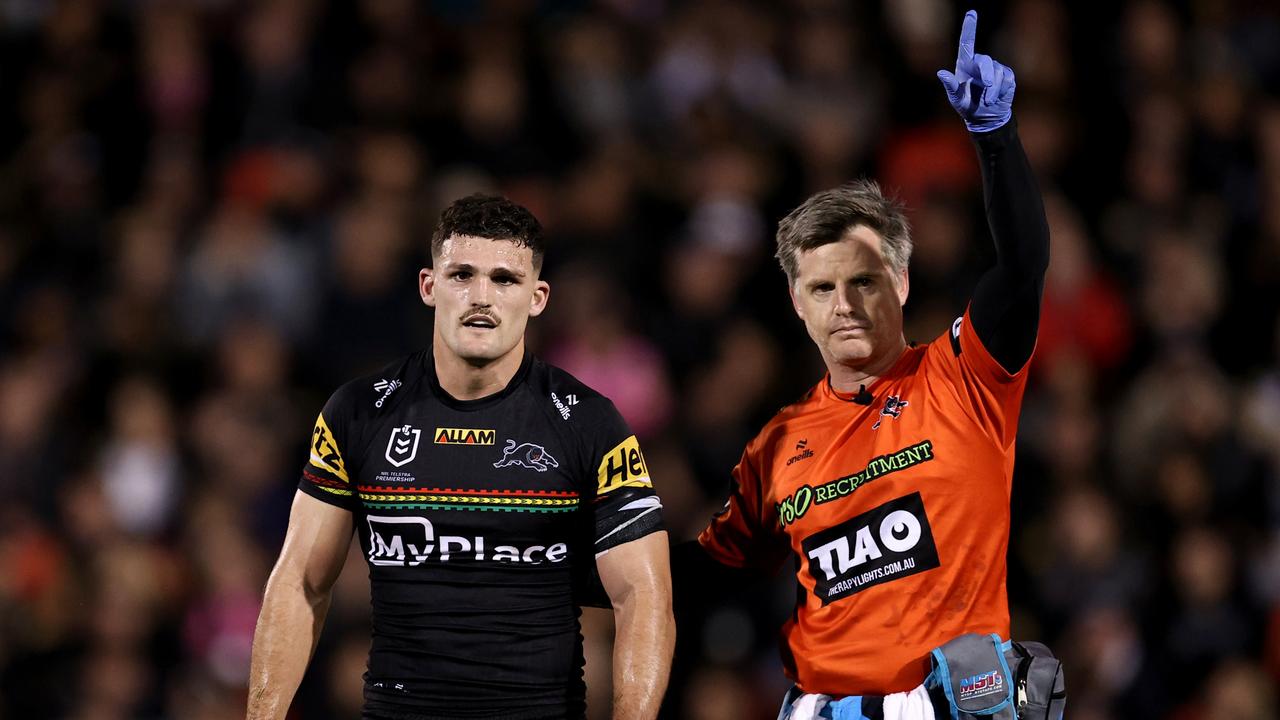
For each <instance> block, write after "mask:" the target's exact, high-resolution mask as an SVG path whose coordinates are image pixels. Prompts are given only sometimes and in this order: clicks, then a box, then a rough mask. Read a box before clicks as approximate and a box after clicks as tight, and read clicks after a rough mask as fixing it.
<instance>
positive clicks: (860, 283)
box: [678, 11, 1049, 719]
mask: <svg viewBox="0 0 1280 720" xmlns="http://www.w3.org/2000/svg"><path fill="white" fill-rule="evenodd" d="M976 31H977V14H976V13H974V12H972V11H971V12H969V13H968V14H967V15H966V16H965V18H964V22H963V26H962V30H961V35H960V50H959V54H958V58H957V62H956V69H955V72H954V73H952V72H948V71H945V70H944V71H941V72H939V74H938V76H939V79H940V80H941V81H942V84H943V86H944V87H945V89H946V92H947V96H948V99H949V100H950V102H951V104H952V105H953V106H954V107H955V109H956V110H957V111H958V112H959V114H960V115H961V117H962V118H963V120H964V122H965V123H966V125H967V127H968V129H969V130H970V132H971V136H972V139H973V142H974V144H975V146H976V149H977V156H978V161H979V164H980V165H981V172H982V180H983V192H984V196H985V199H986V212H987V219H988V222H989V225H990V230H991V234H992V237H993V239H994V242H995V249H996V262H995V265H994V266H993V267H991V268H990V269H988V270H987V271H986V272H985V274H984V275H983V276H982V277H981V279H980V280H979V282H978V284H977V287H976V288H975V290H974V293H973V296H972V298H971V300H970V302H969V305H968V308H967V309H966V311H965V312H964V314H963V315H962V316H960V317H958V318H956V320H955V322H954V323H953V324H952V325H951V326H950V327H949V329H948V330H947V331H946V332H944V333H943V334H942V335H940V336H939V337H938V338H937V339H935V340H934V341H933V342H930V343H928V344H924V345H916V344H914V343H911V344H908V343H907V342H906V340H905V338H904V336H903V321H902V308H903V305H904V304H905V303H906V301H907V296H908V292H909V290H910V278H909V276H908V273H907V265H908V260H909V259H910V256H911V237H910V232H909V228H908V224H907V220H906V218H905V217H904V215H903V211H902V208H901V207H900V206H899V205H898V204H897V203H896V202H895V201H893V200H892V199H890V198H887V197H886V196H885V195H884V194H883V193H882V192H881V190H880V188H879V187H878V186H877V185H876V184H875V183H874V182H869V181H859V182H853V183H850V184H847V185H843V186H841V187H838V188H835V189H832V190H827V191H824V192H819V193H817V194H815V195H813V196H812V197H810V198H809V199H808V200H806V201H805V202H804V203H803V204H802V205H801V206H800V207H798V208H796V209H795V210H794V211H793V212H791V213H790V214H789V215H788V216H787V217H786V218H785V219H783V220H782V222H781V223H780V225H779V228H778V234H777V258H778V260H779V262H780V264H781V266H782V269H783V271H784V272H785V274H786V277H787V281H788V283H789V287H790V294H791V300H792V304H793V306H794V308H795V311H796V314H797V315H798V316H799V317H800V319H801V320H802V321H803V322H804V325H805V328H806V329H807V331H808V333H809V336H810V338H811V339H812V340H813V342H814V344H815V345H816V346H817V348H818V352H819V353H820V354H821V356H822V359H823V361H824V362H825V364H826V367H827V373H826V376H825V377H823V378H822V379H821V381H819V382H818V384H817V385H815V386H814V387H813V388H812V389H811V390H810V391H809V392H808V393H807V394H806V395H805V396H804V397H803V398H802V399H801V400H800V401H798V402H797V403H795V404H793V405H790V406H788V407H786V408H784V409H783V410H781V411H780V412H779V413H778V414H777V415H776V416H775V417H774V418H773V419H772V420H771V421H770V422H769V423H768V424H767V425H765V427H764V428H763V429H762V430H761V431H760V433H759V434H758V435H757V436H756V437H755V438H754V439H753V440H752V441H751V442H750V443H749V444H748V445H747V447H746V450H745V452H744V453H743V455H742V459H741V461H740V462H739V464H738V465H737V466H736V467H735V468H734V469H733V483H732V487H731V490H730V496H729V499H728V502H727V504H726V506H725V508H724V510H722V511H721V512H720V513H719V514H718V515H717V516H716V517H715V518H714V519H713V520H712V521H711V523H710V525H709V526H708V527H707V528H706V529H705V530H704V531H703V532H702V534H701V535H700V537H699V538H698V542H697V543H694V544H690V545H688V546H686V547H685V548H682V549H680V550H679V551H678V552H679V555H678V560H679V562H680V565H681V572H680V575H681V576H682V578H681V580H680V583H679V584H680V585H681V587H680V588H678V589H679V590H680V591H681V592H682V593H683V583H684V580H683V575H684V572H685V568H686V567H692V568H694V572H696V573H698V574H700V575H702V576H703V577H705V576H706V574H707V573H708V572H712V571H715V570H717V568H718V567H719V566H727V567H730V568H746V569H756V570H764V571H769V572H772V571H775V570H776V569H777V568H778V567H779V566H780V565H781V564H782V563H783V561H784V560H786V559H787V558H788V557H794V558H795V559H796V561H797V573H796V578H797V581H798V584H799V586H800V588H801V589H800V590H799V591H798V592H799V597H798V599H797V605H796V607H795V611H794V613H793V615H792V617H791V618H790V619H789V620H788V621H787V623H786V624H785V625H784V627H783V635H784V646H783V648H782V655H783V660H784V665H785V668H786V672H787V674H788V676H789V677H790V678H791V679H792V680H793V681H794V683H795V687H794V688H793V690H792V692H791V693H789V694H788V697H787V698H786V699H785V700H784V705H783V710H782V716H781V717H784V718H788V717H789V718H797V719H798V718H807V717H819V716H821V717H837V718H839V717H851V718H862V717H868V718H881V717H884V718H912V719H914V718H932V717H934V713H935V709H936V710H938V711H940V712H942V713H944V714H943V715H942V717H950V716H951V714H950V712H949V711H948V710H946V706H945V702H946V698H945V697H941V696H940V693H937V692H932V693H931V692H930V690H929V688H926V687H925V686H924V685H922V683H923V682H924V681H925V679H926V677H927V675H928V674H929V672H930V661H929V656H930V651H931V650H932V649H933V648H936V647H938V646H941V645H943V644H944V643H947V642H948V641H949V640H951V639H952V638H955V637H956V636H959V635H961V634H964V633H978V634H984V635H985V634H990V633H995V634H997V635H999V636H1000V638H1002V639H1004V640H1008V639H1009V631H1010V628H1009V624H1010V620H1009V607H1008V599H1007V593H1006V588H1005V579H1006V565H1005V556H1006V550H1007V546H1008V538H1009V497H1010V489H1011V478H1012V471H1013V460H1014V436H1015V432H1016V430H1017V426H1018V413H1019V408H1020V404H1021V401H1022V395H1023V390H1024V388H1025V387H1026V382H1027V365H1028V363H1029V360H1030V358H1031V355H1032V351H1033V349H1034V346H1035V340H1036V330H1037V322H1038V317H1039V308H1040V297H1041V290H1042V287H1043V285H1044V275H1045V271H1046V268H1047V265H1048V259H1049V234H1048V228H1047V224H1046V221H1045V216H1044V208H1043V205H1042V201H1041V198H1040V195H1039V191H1038V190H1037V187H1036V182H1035V179H1034V177H1033V176H1032V172H1031V169H1030V166H1029V164H1028V161H1027V158H1026V156H1025V154H1024V152H1023V149H1022V146H1021V143H1020V141H1019V139H1018V134H1017V130H1016V127H1015V123H1014V121H1013V117H1012V101H1013V94H1014V76H1013V72H1012V71H1011V70H1010V69H1009V68H1007V67H1004V66H1003V65H1001V64H1000V63H997V62H995V61H994V60H992V59H991V58H990V57H988V56H986V55H979V54H975V53H974V37H975V34H976ZM686 563H688V564H686ZM993 682H994V681H993ZM824 713H825V714H824Z"/></svg>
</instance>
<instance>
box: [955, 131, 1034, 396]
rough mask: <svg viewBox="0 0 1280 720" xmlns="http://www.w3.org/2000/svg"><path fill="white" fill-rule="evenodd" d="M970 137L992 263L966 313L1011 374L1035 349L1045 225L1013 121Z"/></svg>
mask: <svg viewBox="0 0 1280 720" xmlns="http://www.w3.org/2000/svg"><path fill="white" fill-rule="evenodd" d="M972 137H973V141H974V145H976V146H977V151H978V161H979V163H980V164H981V166H982V190H983V197H984V198H985V200H986V210H987V224H988V225H989V226H990V228H991V237H992V239H993V240H994V241H995V246H996V264H995V266H994V267H992V268H990V269H989V270H987V271H986V273H984V274H983V275H982V277H981V278H980V279H979V280H978V285H977V287H976V288H975V289H974V292H973V300H972V302H971V303H970V305H969V317H970V319H971V320H972V321H973V330H974V332H975V333H977V335H978V337H979V338H980V339H981V340H982V344H983V345H984V346H985V347H986V348H987V350H988V352H990V353H991V356H992V357H994V358H995V359H996V361H998V362H999V363H1000V365H1001V367H1003V368H1004V369H1005V370H1007V371H1009V372H1010V373H1015V372H1017V371H1018V370H1020V369H1021V368H1022V366H1023V365H1025V364H1026V362H1027V360H1029V359H1031V352H1032V350H1034V349H1035V344H1036V333H1037V331H1038V329H1039V323H1040V297H1041V295H1042V293H1043V291H1044V276H1045V272H1046V270H1047V269H1048V267H1049V226H1048V223H1047V222H1046V220H1045V214H1044V202H1043V201H1042V200H1041V198H1040V190H1039V188H1038V187H1037V186H1036V179H1035V175H1034V174H1033V173H1032V172H1031V163H1030V162H1028V160H1027V155H1026V153H1025V152H1024V151H1023V149H1022V143H1021V142H1020V141H1019V140H1018V132H1017V124H1016V122H1014V121H1012V120H1011V121H1010V122H1009V123H1008V124H1007V125H1004V126H1003V127H1001V128H1000V129H998V130H993V131H991V132H989V133H972Z"/></svg>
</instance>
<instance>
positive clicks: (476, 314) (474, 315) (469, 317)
mask: <svg viewBox="0 0 1280 720" xmlns="http://www.w3.org/2000/svg"><path fill="white" fill-rule="evenodd" d="M481 319H485V320H488V321H489V322H491V323H493V326H494V327H497V326H498V323H499V320H498V316H497V315H495V314H493V311H491V310H483V309H476V310H470V311H468V312H466V313H464V314H463V315H462V318H461V320H460V321H461V322H462V323H463V324H464V325H465V324H466V323H469V322H475V321H476V320H481Z"/></svg>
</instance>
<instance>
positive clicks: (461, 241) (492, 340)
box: [418, 235, 550, 366]
mask: <svg viewBox="0 0 1280 720" xmlns="http://www.w3.org/2000/svg"><path fill="white" fill-rule="evenodd" d="M433 265H435V267H434V268H424V269H423V270H422V271H421V272H420V273H419V277H418V285H419V289H420V291H421V293H422V301H423V302H424V303H426V304H427V305H429V306H431V307H433V308H435V309H436V318H435V333H434V336H435V342H436V344H437V345H439V346H440V347H441V349H444V350H446V351H448V352H451V353H453V354H454V355H456V356H457V357H459V358H461V359H463V360H465V361H466V362H468V363H471V364H473V365H477V366H481V365H486V364H488V363H491V362H493V361H495V360H499V359H501V358H504V357H506V356H507V355H508V354H509V353H511V352H516V351H518V352H521V353H523V352H524V345H523V342H522V341H523V340H524V330H525V326H526V325H528V323H529V318H530V317H537V316H538V315H540V314H542V310H543V308H545V307H546V305H547V296H548V294H549V293H550V287H549V286H548V285H547V283H545V282H543V281H542V280H539V279H538V273H537V271H535V270H534V267H533V251H532V250H531V249H529V248H527V247H521V246H519V245H516V244H515V243H514V242H511V241H509V240H490V239H487V238H477V237H470V236H466V235H452V236H450V237H449V238H447V239H446V240H445V241H444V243H443V245H442V247H441V248H440V253H439V255H437V256H436V257H435V258H434V262H433Z"/></svg>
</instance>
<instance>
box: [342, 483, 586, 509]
mask: <svg viewBox="0 0 1280 720" xmlns="http://www.w3.org/2000/svg"><path fill="white" fill-rule="evenodd" d="M360 499H361V501H362V502H363V503H364V504H365V505H366V506H368V507H372V508H377V509H379V510H416V509H427V510H489V511H496V512H538V513H564V512H573V511H574V510H576V509H577V508H578V493H575V492H567V491H557V490H454V489H451V488H406V487H382V486H376V485H375V486H367V485H361V486H360Z"/></svg>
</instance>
